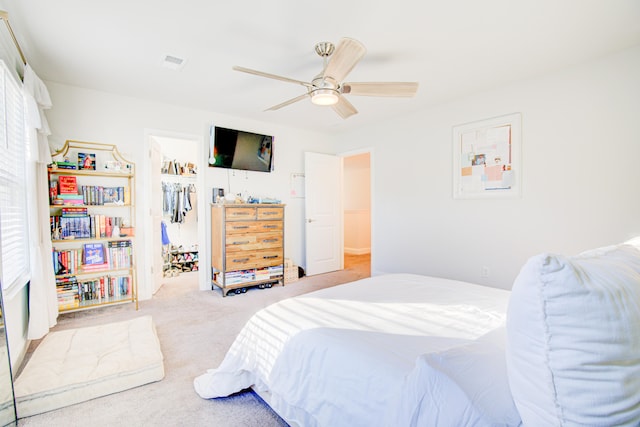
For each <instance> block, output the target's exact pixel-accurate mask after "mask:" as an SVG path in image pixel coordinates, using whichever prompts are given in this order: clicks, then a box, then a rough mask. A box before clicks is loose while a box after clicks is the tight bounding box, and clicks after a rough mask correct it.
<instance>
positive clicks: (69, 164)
mask: <svg viewBox="0 0 640 427" xmlns="http://www.w3.org/2000/svg"><path fill="white" fill-rule="evenodd" d="M56 166H58V168H59V169H78V165H76V164H75V163H74V162H71V161H69V160H68V159H65V160H63V161H61V162H56Z"/></svg>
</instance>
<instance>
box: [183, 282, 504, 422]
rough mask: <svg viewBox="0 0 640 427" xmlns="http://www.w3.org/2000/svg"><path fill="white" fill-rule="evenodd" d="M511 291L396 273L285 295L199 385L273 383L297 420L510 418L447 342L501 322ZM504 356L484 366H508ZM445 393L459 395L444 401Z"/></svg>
mask: <svg viewBox="0 0 640 427" xmlns="http://www.w3.org/2000/svg"><path fill="white" fill-rule="evenodd" d="M508 298H509V292H508V291H504V290H500V289H494V288H489V287H484V286H479V285H473V284H470V283H465V282H459V281H452V280H445V279H439V278H433V277H425V276H417V275H409V274H397V275H386V276H377V277H372V278H368V279H363V280H360V281H357V282H352V283H349V284H345V285H340V286H336V287H333V288H329V289H324V290H321V291H317V292H313V293H309V294H306V295H302V296H299V297H296V298H291V299H287V300H284V301H281V302H279V303H276V304H273V305H271V306H269V307H267V308H265V309H263V310H261V311H259V312H258V313H256V314H255V315H254V316H253V317H252V318H251V319H250V320H249V322H248V323H247V325H246V326H245V327H244V328H243V330H242V331H241V332H240V334H239V335H238V337H237V338H236V340H235V342H234V343H233V345H232V346H231V348H230V349H229V351H228V353H227V355H226V356H225V359H224V360H223V362H222V363H221V365H220V366H219V367H218V368H217V369H212V370H209V371H207V372H206V373H205V374H203V375H201V376H199V377H197V378H196V379H195V380H194V386H195V389H196V391H197V393H198V394H199V395H200V396H201V397H203V398H214V397H222V396H228V395H230V394H232V393H235V392H238V391H240V390H243V389H246V388H248V387H251V386H253V387H255V388H257V389H258V390H262V391H269V392H270V394H271V402H270V404H271V406H272V407H273V409H274V410H275V411H276V412H278V413H279V414H281V415H282V416H283V417H284V418H285V419H286V420H287V421H288V422H289V423H291V424H298V425H301V426H315V425H318V426H341V425H344V426H373V425H376V426H379V425H389V426H401V425H418V424H419V425H426V424H425V422H426V423H437V424H438V425H459V424H458V423H459V422H460V420H461V418H460V417H463V418H462V420H463V421H464V423H465V424H468V423H469V422H471V423H475V424H476V425H502V424H509V423H505V422H502V421H496V420H495V418H496V417H495V416H494V415H495V414H491V413H488V412H491V411H487V410H486V409H483V408H482V407H481V405H478V402H481V401H482V399H485V400H486V399H487V392H486V391H485V390H484V389H483V388H482V387H483V386H482V385H480V389H478V386H477V384H476V385H475V386H474V385H471V386H468V384H464V378H463V379H462V384H460V383H456V381H455V378H454V379H453V380H451V378H452V377H451V376H448V375H446V371H447V367H451V366H454V365H455V363H450V359H447V358H448V357H449V356H447V353H446V351H447V350H449V349H452V348H465V346H468V345H469V344H470V343H473V342H475V340H476V338H478V337H480V336H482V335H484V334H485V333H487V332H489V331H492V330H495V329H500V326H501V325H502V324H503V323H504V319H505V312H506V308H507V303H508ZM492 348H493V347H492ZM496 348H498V353H497V354H498V356H499V357H498V359H499V358H500V357H503V355H502V354H501V353H500V352H501V351H502V349H501V348H500V346H498V347H496ZM443 352H445V353H443ZM443 354H444V356H442V355H443ZM456 357H458V359H455V361H456V363H458V362H459V361H462V362H461V365H460V363H458V365H460V366H462V368H460V369H462V370H464V369H463V368H465V367H466V368H467V369H468V368H470V367H471V366H473V365H474V363H468V360H467V359H466V357H467V356H466V353H465V355H464V358H463V359H460V353H458V354H457V355H456ZM434 358H435V359H434ZM485 359H486V357H485ZM443 360H444V362H443ZM451 360H454V359H451ZM499 362H500V363H498V364H497V365H496V366H493V367H487V369H486V372H493V371H496V372H498V371H499V372H502V368H501V363H502V362H501V361H499ZM438 363H440V365H438ZM443 366H444V368H443ZM460 369H458V370H460ZM474 369H475V368H474ZM480 369H481V370H485V369H484V368H480ZM492 370H493V371H492ZM492 375H493V374H492ZM453 377H455V375H454V376H453ZM476 382H477V381H476ZM489 382H491V380H490V381H489ZM504 382H505V383H506V379H505V381H504ZM501 386H502V384H501ZM434 387H436V388H439V389H440V390H434ZM474 387H475V388H474ZM490 388H491V387H489V385H487V390H490ZM503 392H504V390H500V393H502V395H504V393H503ZM447 394H449V395H450V398H455V399H457V400H456V401H455V402H451V403H448V402H449V397H447V396H448V395H447ZM469 395H471V396H469ZM507 396H508V397H510V395H508V390H507ZM434 397H435V398H434ZM501 398H502V397H501ZM507 400H510V398H509V399H507ZM460 411H462V413H460ZM427 412H428V413H427ZM498 415H500V414H498ZM454 416H455V417H457V418H456V419H455V420H454V419H451V420H448V419H447V420H445V419H444V418H443V417H445V418H451V417H454ZM498 418H500V417H498ZM507 418H508V417H507ZM516 418H517V417H516ZM445 421H448V422H445ZM514 424H517V420H515V422H514ZM434 425H435V424H434Z"/></svg>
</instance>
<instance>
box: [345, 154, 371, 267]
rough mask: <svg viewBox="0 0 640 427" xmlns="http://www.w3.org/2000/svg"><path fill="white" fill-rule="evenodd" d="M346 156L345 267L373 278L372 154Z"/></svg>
mask: <svg viewBox="0 0 640 427" xmlns="http://www.w3.org/2000/svg"><path fill="white" fill-rule="evenodd" d="M343 157H344V166H343V171H344V181H343V185H344V191H343V194H344V268H345V269H350V270H357V271H358V273H359V274H360V273H361V274H362V275H363V277H369V276H371V152H370V151H365V152H359V153H349V154H345V155H343Z"/></svg>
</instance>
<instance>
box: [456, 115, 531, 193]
mask: <svg viewBox="0 0 640 427" xmlns="http://www.w3.org/2000/svg"><path fill="white" fill-rule="evenodd" d="M452 148H453V198H454V199H471V198H504V197H520V196H521V190H522V159H521V153H522V115H521V114H520V113H512V114H507V115H504V116H499V117H494V118H490V119H484V120H479V121H475V122H469V123H465V124H461V125H456V126H454V127H453V136H452Z"/></svg>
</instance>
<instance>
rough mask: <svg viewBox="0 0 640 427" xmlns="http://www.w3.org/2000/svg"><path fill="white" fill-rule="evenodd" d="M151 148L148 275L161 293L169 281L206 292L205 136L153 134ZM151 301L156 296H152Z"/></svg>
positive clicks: (149, 137)
mask: <svg viewBox="0 0 640 427" xmlns="http://www.w3.org/2000/svg"><path fill="white" fill-rule="evenodd" d="M147 144H148V147H149V157H148V168H147V171H148V174H147V182H148V184H147V189H148V190H149V191H148V193H147V196H146V199H147V203H148V206H149V211H148V212H149V213H150V216H151V218H150V219H151V220H150V221H149V223H148V224H146V225H145V226H146V230H148V231H147V232H148V233H150V234H147V235H148V236H150V238H148V239H146V245H147V251H146V261H147V265H148V266H150V268H149V269H147V272H146V274H145V276H146V278H147V279H148V280H147V281H146V283H147V284H148V286H147V288H150V289H148V290H149V291H150V293H151V294H155V293H156V292H157V291H158V290H159V289H160V288H161V286H162V284H163V283H164V281H165V280H168V279H170V278H173V277H180V279H181V280H185V281H186V280H189V281H195V282H198V287H199V288H202V287H203V285H202V282H203V280H204V281H206V278H204V279H203V277H204V274H203V273H204V271H203V268H204V266H201V264H200V259H202V256H203V254H202V252H201V249H203V248H205V247H206V241H204V238H203V236H205V235H206V233H205V230H204V222H205V221H204V205H205V204H206V203H204V200H205V198H204V196H203V194H202V193H203V191H202V188H203V187H204V184H203V182H202V181H203V175H202V173H199V172H201V171H202V158H203V156H202V152H203V142H202V138H201V137H200V136H187V135H175V134H170V133H166V132H161V131H149V132H147ZM147 296H148V297H150V296H151V295H147Z"/></svg>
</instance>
